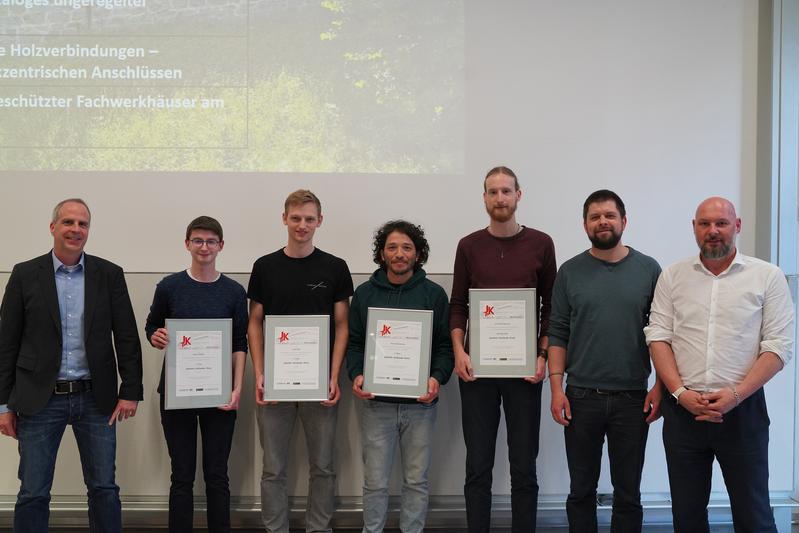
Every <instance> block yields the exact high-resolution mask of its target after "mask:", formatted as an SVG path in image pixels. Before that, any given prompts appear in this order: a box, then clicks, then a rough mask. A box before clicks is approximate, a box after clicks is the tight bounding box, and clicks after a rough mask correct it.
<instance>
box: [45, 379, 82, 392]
mask: <svg viewBox="0 0 799 533" xmlns="http://www.w3.org/2000/svg"><path fill="white" fill-rule="evenodd" d="M90 390H92V380H90V379H80V380H76V381H56V382H55V387H53V394H72V393H74V392H85V391H90Z"/></svg>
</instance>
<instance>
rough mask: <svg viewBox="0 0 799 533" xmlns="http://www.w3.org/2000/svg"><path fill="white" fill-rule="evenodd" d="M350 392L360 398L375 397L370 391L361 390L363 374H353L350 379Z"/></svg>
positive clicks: (369, 398)
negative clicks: (353, 376) (353, 377)
mask: <svg viewBox="0 0 799 533" xmlns="http://www.w3.org/2000/svg"><path fill="white" fill-rule="evenodd" d="M352 393H353V394H354V395H355V396H357V397H358V398H360V399H361V400H371V399H372V398H374V397H375V395H374V394H372V393H371V392H366V391H365V390H363V374H359V375H357V376H355V379H353V380H352Z"/></svg>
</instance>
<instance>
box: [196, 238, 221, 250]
mask: <svg viewBox="0 0 799 533" xmlns="http://www.w3.org/2000/svg"><path fill="white" fill-rule="evenodd" d="M189 242H190V243H191V244H192V246H196V247H197V248H202V247H203V244H204V245H206V246H207V247H208V248H217V247H218V246H219V239H191V240H190V241H189Z"/></svg>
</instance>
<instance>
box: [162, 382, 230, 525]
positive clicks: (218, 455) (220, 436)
mask: <svg viewBox="0 0 799 533" xmlns="http://www.w3.org/2000/svg"><path fill="white" fill-rule="evenodd" d="M198 422H199V425H200V436H201V439H202V464H203V479H204V480H205V496H206V502H207V503H206V505H207V509H208V512H207V514H208V531H209V533H226V532H228V531H230V487H229V480H228V469H227V463H228V458H229V457H230V446H231V444H232V442H233V430H234V428H235V425H236V411H222V410H220V409H216V408H209V409H170V410H168V411H167V410H165V409H164V395H163V394H162V395H161V426H162V427H163V429H164V438H165V439H166V444H167V449H168V450H169V458H170V461H171V466H172V475H171V477H170V481H171V484H170V486H169V531H170V533H190V532H191V531H192V524H193V522H194V474H195V470H196V467H197V423H198Z"/></svg>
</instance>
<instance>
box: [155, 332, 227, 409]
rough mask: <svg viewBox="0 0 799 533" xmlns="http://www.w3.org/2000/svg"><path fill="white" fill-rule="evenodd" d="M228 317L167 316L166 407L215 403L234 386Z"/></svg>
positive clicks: (193, 406) (220, 402)
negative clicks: (179, 317)
mask: <svg viewBox="0 0 799 533" xmlns="http://www.w3.org/2000/svg"><path fill="white" fill-rule="evenodd" d="M232 322H233V321H232V320H231V319H230V318H212V319H177V318H168V319H167V320H166V329H167V331H169V345H168V346H167V348H166V362H165V365H164V366H165V373H166V375H165V383H164V387H165V391H166V399H165V400H164V408H165V409H198V408H202V407H218V406H220V405H223V404H226V403H228V402H229V401H230V392H231V390H232V389H233V385H232V383H233V369H232V367H231V361H230V358H231V353H232V344H231V343H232V340H231V328H232Z"/></svg>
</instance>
